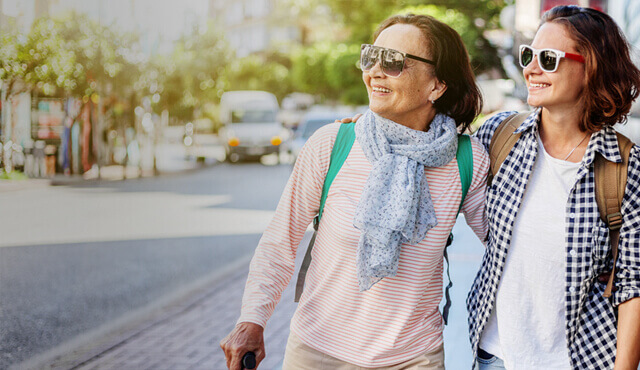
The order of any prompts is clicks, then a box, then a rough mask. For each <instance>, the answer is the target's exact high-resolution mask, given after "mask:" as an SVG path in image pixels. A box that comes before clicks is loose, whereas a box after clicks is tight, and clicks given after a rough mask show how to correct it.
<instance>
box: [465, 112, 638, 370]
mask: <svg viewBox="0 0 640 370" xmlns="http://www.w3.org/2000/svg"><path fill="white" fill-rule="evenodd" d="M513 113H515V112H504V113H499V114H497V115H495V116H493V117H491V118H490V119H488V120H487V121H486V122H485V123H484V124H483V125H482V126H481V127H480V129H479V130H478V132H477V134H476V135H477V137H478V139H480V141H481V142H482V143H483V144H484V146H485V148H486V149H487V151H488V150H489V143H490V142H491V137H492V136H493V132H494V131H495V129H496V128H497V127H498V125H499V124H500V122H502V121H503V120H504V119H505V118H506V117H508V116H509V115H511V114H513ZM539 113H540V110H539V109H538V110H536V111H535V112H533V113H532V114H531V115H530V116H529V117H528V118H527V119H526V120H525V121H524V123H523V124H522V125H521V126H520V127H519V128H518V129H517V130H516V133H520V132H521V133H522V136H521V137H520V139H519V140H518V142H517V143H516V144H515V146H514V147H513V150H512V151H511V153H510V155H509V156H508V157H507V158H506V160H505V161H504V163H503V164H502V167H501V168H500V170H499V171H498V173H497V174H496V176H495V177H494V179H493V182H492V184H491V187H490V188H489V189H488V190H487V205H486V211H487V216H488V218H489V235H488V236H487V246H486V251H485V254H484V257H483V259H482V266H481V268H480V271H478V274H477V276H476V279H475V281H474V283H473V286H472V287H471V291H470V292H469V296H468V297H467V309H468V310H469V331H470V339H471V346H472V348H473V353H474V358H475V356H476V354H477V350H478V342H479V341H480V334H481V333H482V331H483V330H484V328H485V325H486V324H487V320H488V319H489V316H490V314H491V312H492V310H493V306H494V304H495V299H496V293H497V291H498V285H499V283H500V278H501V276H502V271H503V269H504V264H505V261H506V258H507V253H508V251H509V244H510V242H511V235H512V232H513V225H514V221H515V218H516V215H517V214H518V209H519V208H520V204H521V201H522V197H523V195H524V191H525V187H526V185H527V182H528V180H529V176H530V175H531V171H532V168H533V164H534V162H535V159H536V156H537V154H538V153H537V151H538V150H537V148H538V146H537V142H536V132H537V130H538V122H539ZM596 152H598V153H601V154H602V155H603V156H604V157H605V158H606V159H607V160H609V161H614V162H620V161H621V157H620V151H619V148H618V141H617V139H616V136H615V132H614V130H613V129H612V128H610V127H608V128H604V129H602V130H600V131H598V132H596V133H594V134H593V135H592V136H591V140H590V141H589V146H588V147H587V151H586V153H585V155H584V157H583V159H582V164H581V166H580V168H579V169H578V174H577V178H576V182H575V185H574V186H573V188H572V190H571V192H570V194H569V200H568V202H567V206H566V221H567V227H566V245H565V248H566V263H567V270H566V275H565V281H564V285H565V308H566V317H565V323H564V324H565V334H566V340H567V346H568V351H569V357H570V359H571V364H572V366H573V368H575V369H610V368H613V364H614V361H615V354H616V327H617V318H616V317H617V308H616V307H617V306H618V305H619V304H620V303H623V302H625V301H627V300H629V299H632V298H635V297H640V147H638V146H637V145H636V146H634V147H633V148H632V149H631V155H630V158H629V172H628V181H627V187H626V190H625V195H624V199H623V201H622V209H621V213H622V217H623V224H622V228H621V229H620V243H619V257H618V263H617V266H616V268H617V270H616V280H615V284H616V287H617V288H618V290H617V291H616V292H615V293H613V297H612V298H613V299H612V301H610V300H609V299H607V298H604V297H603V296H602V293H603V292H604V289H605V287H606V284H605V283H600V282H598V281H597V276H598V275H599V274H601V273H603V272H605V271H608V270H610V269H611V265H612V263H613V262H612V258H611V255H610V251H611V246H610V242H609V229H608V228H607V226H606V225H605V224H604V222H603V221H602V220H601V219H600V215H599V213H598V206H597V204H596V200H595V192H594V173H593V161H594V156H595V154H596ZM540 231H541V232H544V230H540ZM558 283H560V282H558ZM512 314H515V315H517V313H512Z"/></svg>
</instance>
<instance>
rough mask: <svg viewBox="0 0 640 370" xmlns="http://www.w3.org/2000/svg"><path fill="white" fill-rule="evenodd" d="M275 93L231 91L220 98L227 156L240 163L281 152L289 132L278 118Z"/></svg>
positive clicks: (220, 135)
mask: <svg viewBox="0 0 640 370" xmlns="http://www.w3.org/2000/svg"><path fill="white" fill-rule="evenodd" d="M278 111H279V106H278V100H277V99H276V97H275V95H273V94H271V93H269V92H266V91H229V92H226V93H224V94H223V95H222V97H221V99H220V122H221V123H222V127H221V128H220V130H219V132H218V135H219V137H220V140H221V141H222V143H223V145H224V148H225V153H226V158H227V160H229V161H230V162H237V161H239V160H241V159H243V158H259V157H261V156H263V155H267V154H272V153H279V152H280V145H281V144H282V143H283V142H285V141H286V140H287V139H288V137H289V134H288V131H287V130H286V129H285V128H284V127H283V126H282V124H281V123H280V122H279V121H278V120H277V116H278Z"/></svg>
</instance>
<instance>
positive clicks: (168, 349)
mask: <svg viewBox="0 0 640 370" xmlns="http://www.w3.org/2000/svg"><path fill="white" fill-rule="evenodd" d="M309 237H310V233H307V235H306V237H305V239H303V242H302V245H304V246H305V247H306V245H307V244H308V239H309ZM303 254H304V251H303V250H302V248H301V251H300V253H298V261H297V266H299V264H300V262H301V259H302V256H303ZM248 271H249V267H248V264H247V263H245V264H243V266H242V267H241V268H239V269H237V270H236V271H235V272H233V273H231V274H229V275H227V276H226V277H224V278H222V279H219V280H217V281H215V282H214V283H211V284H206V285H204V286H203V287H201V288H199V289H196V290H195V291H194V292H191V293H190V294H188V295H187V298H184V299H180V300H177V301H173V302H170V303H169V304H167V305H165V306H163V307H162V308H161V309H159V311H160V313H157V312H156V313H155V314H153V315H150V317H147V318H146V319H144V320H138V321H137V322H134V323H128V324H127V325H124V327H119V328H117V329H115V330H114V331H113V332H111V333H109V334H108V335H105V336H104V337H103V338H100V339H97V340H93V341H91V342H89V343H83V344H80V345H79V346H76V347H75V348H72V349H71V350H68V351H66V352H64V353H62V354H61V355H57V356H55V357H54V358H53V359H52V360H45V361H43V362H39V363H38V364H37V365H36V366H34V368H39V369H40V368H42V369H44V368H46V369H78V370H89V369H92V370H93V369H154V370H155V369H159V370H162V369H172V370H175V369H195V370H197V369H209V370H210V369H214V370H217V369H226V361H225V359H224V354H223V352H222V350H221V349H220V347H219V342H220V340H222V338H224V337H225V336H226V335H227V334H228V333H229V332H230V331H231V330H232V329H233V327H234V326H235V322H236V320H237V319H238V316H239V314H240V307H241V300H242V293H243V290H244V285H245V282H246V279H247V274H248ZM296 271H297V269H296ZM294 291H295V279H292V282H291V283H290V284H289V286H288V287H287V289H286V290H285V292H284V293H283V295H282V299H281V301H280V303H279V304H278V306H277V307H276V310H275V312H274V314H273V316H272V317H271V319H270V320H269V323H268V324H267V328H266V329H265V346H266V352H267V357H266V358H265V360H264V361H263V362H262V363H261V364H260V369H262V370H272V369H276V370H277V369H280V368H281V366H282V360H283V356H284V349H285V346H286V341H287V338H288V336H289V323H290V320H291V317H292V316H293V312H294V310H295V307H296V303H294V302H293V296H294ZM29 368H31V367H29Z"/></svg>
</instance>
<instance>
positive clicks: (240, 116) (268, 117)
mask: <svg viewBox="0 0 640 370" xmlns="http://www.w3.org/2000/svg"><path fill="white" fill-rule="evenodd" d="M275 121H276V112H274V111H271V110H234V111H232V112H231V123H272V122H275Z"/></svg>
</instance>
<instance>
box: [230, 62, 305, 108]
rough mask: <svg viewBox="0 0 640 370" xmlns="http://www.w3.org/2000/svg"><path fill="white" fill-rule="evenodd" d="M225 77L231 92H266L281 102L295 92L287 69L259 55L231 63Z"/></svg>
mask: <svg viewBox="0 0 640 370" xmlns="http://www.w3.org/2000/svg"><path fill="white" fill-rule="evenodd" d="M225 77H226V80H227V83H226V88H227V90H229V91H232V90H264V91H269V92H271V93H273V94H275V95H276V96H277V97H278V99H279V100H282V98H284V97H285V96H286V95H287V94H289V93H290V92H292V91H293V88H292V86H291V79H290V76H289V71H288V69H287V67H286V66H285V65H283V64H280V63H278V62H273V61H268V60H266V58H265V57H262V56H259V55H250V56H247V57H244V58H242V59H238V60H235V61H234V62H233V63H229V65H228V66H227V69H226V73H225Z"/></svg>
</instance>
